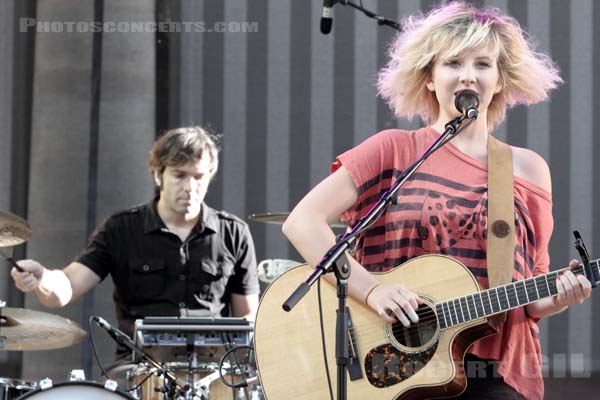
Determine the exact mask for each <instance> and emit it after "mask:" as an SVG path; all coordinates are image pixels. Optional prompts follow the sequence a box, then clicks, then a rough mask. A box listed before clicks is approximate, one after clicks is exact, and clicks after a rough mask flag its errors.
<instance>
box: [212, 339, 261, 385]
mask: <svg viewBox="0 0 600 400" xmlns="http://www.w3.org/2000/svg"><path fill="white" fill-rule="evenodd" d="M239 349H248V350H250V351H254V347H252V346H250V345H247V344H243V345H239V346H234V347H232V348H230V349H229V350H227V351H226V352H225V354H223V357H221V360H220V361H219V365H218V368H219V377H220V378H221V382H223V384H224V385H225V386H227V387H230V388H234V389H235V388H241V387H246V386H248V383H247V382H246V380H244V381H242V382H240V383H230V382H227V380H225V376H223V364H225V360H226V359H227V357H228V356H229V355H230V354H232V353H234V352H235V351H236V350H239ZM234 354H235V353H234ZM234 357H235V358H236V359H237V355H234ZM238 368H239V369H240V371H242V368H241V366H240V365H239V363H238ZM242 376H243V375H242Z"/></svg>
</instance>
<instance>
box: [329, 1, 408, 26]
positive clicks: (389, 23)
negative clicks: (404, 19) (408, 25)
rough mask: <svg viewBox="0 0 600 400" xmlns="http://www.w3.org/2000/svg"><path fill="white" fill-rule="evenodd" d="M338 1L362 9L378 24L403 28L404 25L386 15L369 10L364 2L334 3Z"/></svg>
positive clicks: (343, 3)
mask: <svg viewBox="0 0 600 400" xmlns="http://www.w3.org/2000/svg"><path fill="white" fill-rule="evenodd" d="M336 2H337V3H339V4H341V5H343V6H350V7H352V8H354V9H356V10H358V11H362V12H363V14H365V15H366V16H367V17H369V18H373V19H374V20H376V21H377V25H385V26H389V27H392V28H394V29H396V30H398V31H401V30H402V27H401V26H400V24H399V23H397V22H396V21H393V20H391V19H387V18H385V17H382V16H381V15H377V14H375V13H374V12H373V11H370V10H367V9H366V8H364V7H363V6H362V4H361V5H358V4H354V3H352V2H351V1H349V0H337V1H334V4H335V3H336ZM361 3H362V2H361Z"/></svg>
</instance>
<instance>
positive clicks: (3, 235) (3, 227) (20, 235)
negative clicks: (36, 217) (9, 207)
mask: <svg viewBox="0 0 600 400" xmlns="http://www.w3.org/2000/svg"><path fill="white" fill-rule="evenodd" d="M29 239H31V227H30V226H29V224H28V223H27V221H25V220H24V219H22V218H21V217H17V216H16V215H14V214H11V213H9V212H6V211H0V247H9V246H16V245H18V244H21V243H23V242H26V241H28V240H29Z"/></svg>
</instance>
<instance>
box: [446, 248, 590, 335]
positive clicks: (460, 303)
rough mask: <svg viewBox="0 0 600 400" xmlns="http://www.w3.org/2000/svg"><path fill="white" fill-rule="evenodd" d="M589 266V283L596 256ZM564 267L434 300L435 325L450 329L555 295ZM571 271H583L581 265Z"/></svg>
mask: <svg viewBox="0 0 600 400" xmlns="http://www.w3.org/2000/svg"><path fill="white" fill-rule="evenodd" d="M590 267H591V270H592V275H593V276H592V277H591V278H590V277H589V276H588V279H590V281H592V282H598V280H599V277H600V259H598V260H593V261H591V262H590ZM566 269H567V268H565V269H562V270H558V271H553V272H550V273H548V274H545V275H538V276H535V277H533V278H528V279H523V280H521V281H516V282H512V283H509V284H506V285H502V286H497V287H494V288H491V289H488V290H484V291H481V292H476V293H473V294H470V295H468V296H464V297H458V298H455V299H451V300H448V301H444V302H441V303H437V304H436V306H435V311H436V313H437V316H438V321H439V326H440V328H441V329H446V328H450V327H452V326H455V325H459V324H464V323H465V322H469V321H473V320H476V319H480V318H484V317H489V316H491V315H494V314H498V313H501V312H504V311H508V310H511V309H513V308H517V307H521V306H524V305H527V304H530V303H533V302H535V301H537V300H540V299H543V298H545V297H552V296H555V295H557V294H558V288H557V287H556V278H557V277H558V276H559V275H560V274H561V273H562V271H564V270H566ZM571 270H572V271H573V273H575V274H577V273H585V271H584V267H583V266H582V265H579V266H577V267H575V268H572V269H571ZM586 275H587V274H586Z"/></svg>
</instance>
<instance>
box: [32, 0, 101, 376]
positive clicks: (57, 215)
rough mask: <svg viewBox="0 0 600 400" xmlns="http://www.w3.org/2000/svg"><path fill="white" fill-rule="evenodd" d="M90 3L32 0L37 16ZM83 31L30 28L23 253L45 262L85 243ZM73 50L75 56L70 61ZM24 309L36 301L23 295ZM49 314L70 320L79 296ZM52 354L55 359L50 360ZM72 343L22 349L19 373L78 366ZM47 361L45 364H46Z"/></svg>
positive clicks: (57, 15)
mask: <svg viewBox="0 0 600 400" xmlns="http://www.w3.org/2000/svg"><path fill="white" fill-rule="evenodd" d="M92 5H93V3H89V4H88V5H87V6H81V5H80V6H79V7H72V6H71V5H68V4H65V3H63V2H61V1H51V0H46V1H40V2H38V8H37V13H38V18H39V19H40V20H43V21H89V20H91V18H92V10H93V8H92ZM91 40H92V34H91V33H89V32H88V33H68V32H62V33H59V32H52V33H38V34H37V37H36V54H35V58H36V65H35V77H34V98H33V99H34V101H33V121H32V143H31V178H30V187H29V194H30V197H29V221H30V223H31V225H32V227H33V231H34V232H35V235H34V237H33V239H32V240H31V241H30V242H29V245H28V254H27V256H28V257H29V258H33V259H36V260H39V261H40V262H42V263H43V264H45V265H46V266H48V267H50V268H56V267H61V268H62V267H63V266H65V265H67V264H68V263H69V262H70V261H71V259H72V258H73V256H74V255H75V254H77V253H78V252H79V250H80V248H81V246H82V245H84V244H85V242H86V238H85V237H86V228H87V226H86V225H87V224H86V222H87V190H88V185H87V177H88V175H87V171H88V152H87V149H88V146H89V142H88V139H89V112H90V103H89V101H90V100H89V99H90V62H91V48H92V41H91ZM74 55H77V59H78V61H79V62H74V59H73V56H74ZM25 305H26V307H28V308H39V306H38V302H37V299H35V297H34V296H32V295H29V296H28V297H27V299H26V302H25ZM53 313H56V314H60V315H63V316H67V317H69V318H71V319H73V320H75V321H78V320H79V316H80V315H81V302H78V303H76V304H73V305H72V306H69V307H68V308H66V309H63V310H53ZM57 358H60V359H61V360H62V362H61V363H60V365H56V363H55V362H54V361H53V360H55V359H57ZM80 360H81V357H80V348H78V347H77V346H75V347H73V348H72V349H69V351H64V350H52V351H42V352H28V353H26V354H25V356H24V361H23V373H24V375H23V377H24V378H27V379H39V377H40V376H43V374H48V375H49V376H50V377H51V378H53V379H57V380H61V379H65V378H66V374H67V372H68V368H69V366H71V365H80ZM49 365H52V366H53V367H54V368H52V370H51V371H49Z"/></svg>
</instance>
